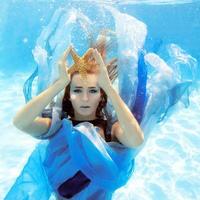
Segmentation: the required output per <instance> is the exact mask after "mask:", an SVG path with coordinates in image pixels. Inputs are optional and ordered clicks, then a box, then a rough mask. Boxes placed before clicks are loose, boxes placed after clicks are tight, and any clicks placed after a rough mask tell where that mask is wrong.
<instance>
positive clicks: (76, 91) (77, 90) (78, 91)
mask: <svg viewBox="0 0 200 200" xmlns="http://www.w3.org/2000/svg"><path fill="white" fill-rule="evenodd" d="M73 92H75V93H80V92H81V90H79V89H76V90H73Z"/></svg>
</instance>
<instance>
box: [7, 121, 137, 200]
mask: <svg viewBox="0 0 200 200" xmlns="http://www.w3.org/2000/svg"><path fill="white" fill-rule="evenodd" d="M97 130H98V128H97V127H95V126H93V124H91V123H89V122H83V123H80V124H78V125H76V126H74V127H73V126H72V122H71V121H70V120H68V119H63V120H62V125H61V127H60V128H59V130H58V131H57V132H56V133H55V134H54V135H53V136H52V137H51V138H50V139H49V140H45V141H42V142H41V143H40V144H39V145H38V146H37V147H36V149H35V150H34V152H33V153H32V155H31V156H30V158H29V161H28V162H27V164H26V165H25V167H24V170H23V171H22V173H21V174H20V176H19V177H18V179H17V180H16V182H15V184H14V185H13V187H12V188H11V190H10V191H9V193H8V194H7V196H6V198H5V199H6V200H10V199H20V200H23V199H42V200H43V199H44V200H45V199H49V198H50V196H51V195H52V194H55V195H59V194H58V188H59V186H60V185H61V184H62V183H64V182H65V181H66V180H68V179H70V178H71V177H73V176H74V175H75V174H76V173H77V172H79V171H82V172H83V174H84V175H85V176H86V177H88V178H89V179H90V180H91V183H89V185H88V186H87V187H85V188H84V189H83V190H81V191H80V192H79V193H77V194H76V195H75V196H74V197H73V199H90V198H91V197H94V198H95V199H102V198H103V199H111V197H112V193H113V192H114V191H115V190H116V189H117V188H119V187H121V186H123V185H124V184H126V182H127V181H128V180H129V177H130V176H131V175H132V173H133V170H134V156H133V155H134V150H133V149H129V148H126V147H124V146H123V145H121V144H119V143H116V142H108V143H107V142H106V141H105V140H104V139H103V138H102V137H101V136H100V135H99V133H98V132H97ZM99 192H100V193H101V195H100V197H99V196H98V195H99ZM102 195H103V196H102Z"/></svg>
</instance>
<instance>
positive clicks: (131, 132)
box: [104, 85, 144, 148]
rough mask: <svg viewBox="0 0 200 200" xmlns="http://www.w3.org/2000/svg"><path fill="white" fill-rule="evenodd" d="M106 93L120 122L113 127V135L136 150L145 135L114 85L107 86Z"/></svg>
mask: <svg viewBox="0 0 200 200" xmlns="http://www.w3.org/2000/svg"><path fill="white" fill-rule="evenodd" d="M104 91H105V92H106V94H107V95H108V98H109V99H110V100H111V102H112V104H113V107H114V109H115V111H116V114H117V117H118V120H119V121H117V122H115V123H114V124H113V126H112V132H111V133H112V135H113V136H116V138H117V139H118V140H119V141H120V142H121V143H122V144H124V145H125V146H127V147H130V148H135V147H137V146H139V145H140V144H142V142H143V141H144V134H143V132H142V130H141V128H140V126H139V124H138V122H137V120H136V119H135V117H134V116H133V114H132V113H131V111H130V110H129V108H128V106H127V105H126V104H125V103H124V101H123V100H122V99H121V97H120V96H119V95H118V94H117V92H116V91H115V89H114V88H113V87H112V85H107V87H106V88H104Z"/></svg>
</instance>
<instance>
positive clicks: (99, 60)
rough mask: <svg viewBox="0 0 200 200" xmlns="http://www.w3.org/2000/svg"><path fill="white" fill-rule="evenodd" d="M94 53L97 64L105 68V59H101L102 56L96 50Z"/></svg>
mask: <svg viewBox="0 0 200 200" xmlns="http://www.w3.org/2000/svg"><path fill="white" fill-rule="evenodd" d="M93 52H94V54H93V55H94V57H95V60H96V62H97V64H99V65H100V67H103V66H104V61H103V59H102V57H101V54H100V53H99V52H98V51H97V50H96V49H95V50H94V51H93Z"/></svg>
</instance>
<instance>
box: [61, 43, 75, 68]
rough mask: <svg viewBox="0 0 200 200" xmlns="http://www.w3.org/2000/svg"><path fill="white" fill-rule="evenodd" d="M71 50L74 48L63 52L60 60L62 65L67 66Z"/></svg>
mask: <svg viewBox="0 0 200 200" xmlns="http://www.w3.org/2000/svg"><path fill="white" fill-rule="evenodd" d="M71 48H72V46H71V45H70V46H69V47H68V48H67V49H66V50H65V51H64V52H63V54H62V56H61V58H60V62H61V63H63V64H64V63H65V65H66V59H67V56H68V54H69V52H70V51H71Z"/></svg>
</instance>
